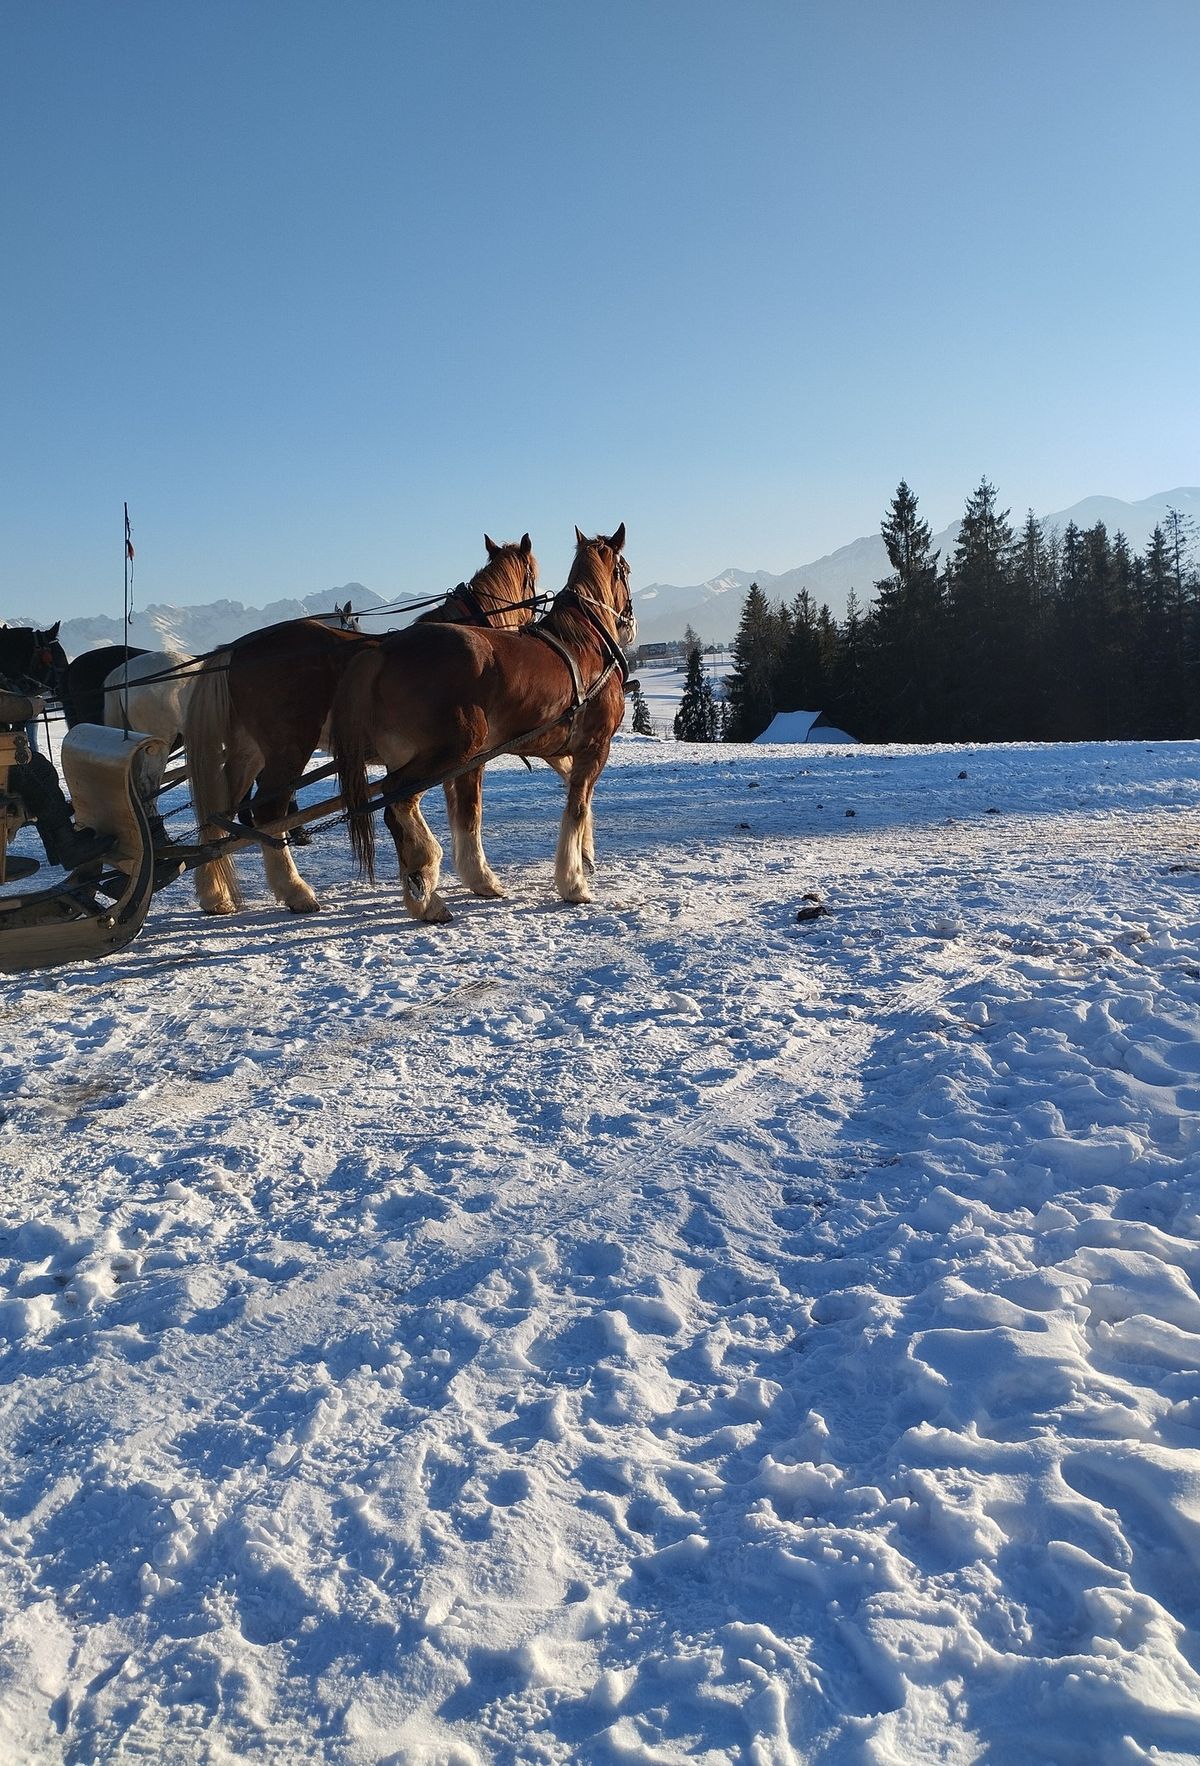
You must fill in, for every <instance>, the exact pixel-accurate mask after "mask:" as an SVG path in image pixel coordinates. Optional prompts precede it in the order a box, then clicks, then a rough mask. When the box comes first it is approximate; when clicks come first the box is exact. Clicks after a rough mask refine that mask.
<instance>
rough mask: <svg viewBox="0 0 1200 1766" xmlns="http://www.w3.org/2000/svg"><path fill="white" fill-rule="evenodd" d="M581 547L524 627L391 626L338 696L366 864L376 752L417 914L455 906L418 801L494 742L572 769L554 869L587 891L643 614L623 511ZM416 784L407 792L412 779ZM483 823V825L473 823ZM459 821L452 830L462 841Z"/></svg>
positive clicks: (581, 539) (466, 775)
mask: <svg viewBox="0 0 1200 1766" xmlns="http://www.w3.org/2000/svg"><path fill="white" fill-rule="evenodd" d="M575 537H576V540H577V542H578V543H577V547H576V552H575V560H574V563H573V564H572V566H571V573H570V575H569V577H568V579H567V586H566V587H565V588H564V589H562V590H561V591H560V592H559V593H558V594H557V595H556V596H555V597H554V601H553V604H552V606H551V608H550V611H549V612H548V613H547V614H546V615H545V617H544V618H543V619H540V620H538V622H537V623H536V624H535V625H530V626H527V627H526V628H525V630H523V631H519V632H512V631H487V630H479V629H466V628H463V627H461V626H432V625H430V626H425V627H424V628H422V629H417V628H416V627H409V629H408V630H407V631H400V632H391V633H389V634H388V636H387V637H386V638H383V639H382V640H381V641H380V642H379V643H378V644H376V645H373V646H372V647H371V648H370V649H369V650H366V651H364V652H362V653H361V654H360V655H358V656H356V657H355V658H354V661H353V662H352V663H351V664H350V666H349V668H347V670H346V672H345V674H344V675H343V677H342V680H341V683H340V685H339V687H338V690H337V693H336V695H335V697H334V701H333V714H332V716H331V718H330V733H331V737H332V742H333V754H334V758H335V759H336V761H337V767H338V777H339V779H340V780H341V786H342V793H343V796H344V797H345V800H346V806H347V808H348V809H349V811H350V840H351V844H352V846H353V848H354V852H355V854H356V856H357V858H358V861H359V864H360V866H361V868H362V869H363V870H364V871H365V872H367V874H368V875H370V876H374V873H375V824H374V821H373V820H372V816H371V813H370V811H369V809H368V808H367V807H366V806H367V799H368V792H369V787H368V783H367V763H368V762H369V761H370V760H372V759H376V760H379V761H382V762H383V764H384V765H385V766H386V767H387V769H388V775H387V779H386V781H385V785H386V788H387V790H388V792H389V793H396V794H397V795H395V796H394V797H392V800H391V802H390V803H389V805H388V808H387V809H386V810H385V812H384V819H385V821H386V822H387V824H388V828H389V831H390V832H391V835H392V839H393V840H394V841H395V843H396V852H397V854H398V856H399V860H400V875H401V878H402V880H403V885H404V904H405V906H406V907H407V909H408V911H409V913H410V914H412V915H413V916H414V917H415V918H416V919H418V920H435V921H441V920H448V919H449V918H450V914H449V912H448V910H447V907H446V904H445V902H444V901H443V900H442V897H441V896H440V895H439V894H438V892H437V884H438V874H439V870H440V866H441V859H442V849H441V847H440V845H439V844H438V842H437V841H436V840H435V839H434V837H433V834H432V833H431V832H430V829H429V827H428V825H427V824H426V822H425V819H424V817H423V816H422V815H421V810H420V794H421V792H423V791H425V790H427V789H428V787H429V785H430V784H431V783H432V782H435V781H437V780H438V779H443V778H445V777H446V776H447V775H448V774H450V773H452V772H453V773H456V774H457V776H458V777H457V783H458V784H460V785H461V784H462V783H463V782H464V781H465V780H467V779H471V778H475V779H478V777H479V774H480V773H481V771H482V768H483V765H484V763H485V762H486V761H487V759H488V758H490V756H492V755H493V754H495V753H497V752H499V751H501V750H503V751H504V752H506V753H510V754H522V755H537V756H540V757H541V758H542V759H544V760H548V761H550V762H551V764H552V765H554V766H555V767H556V770H558V771H560V772H561V773H562V774H563V776H564V777H565V778H566V779H567V806H566V809H565V810H564V811H563V818H562V827H561V831H560V833H559V839H558V853H557V857H556V861H555V869H554V878H555V883H556V884H557V887H558V891H559V894H560V895H561V896H562V898H563V900H564V901H589V900H590V899H591V897H590V895H589V893H588V887H587V881H586V878H585V875H584V871H585V865H586V863H587V859H588V857H589V855H590V852H591V848H592V833H591V820H592V807H591V806H592V792H593V790H594V789H595V784H596V780H597V779H598V778H599V776H600V773H601V771H602V770H603V767H604V763H605V762H606V760H607V759H608V751H609V746H610V744H611V742H612V738H613V734H614V732H615V731H616V729H617V728H618V726H619V725H620V722H621V718H622V716H623V715H624V710H625V688H624V682H625V663H624V657H623V655H622V648H621V647H622V646H623V645H625V644H629V643H631V642H632V641H633V638H634V636H635V634H636V630H637V625H636V621H635V620H634V617H633V604H632V601H631V600H630V595H629V566H628V565H627V564H626V562H625V559H624V558H623V557H622V556H621V548H622V547H623V546H624V544H625V524H624V523H623V522H622V524H621V526H620V527H619V528H618V529H617V531H616V533H614V534H613V535H612V536H611V537H606V536H605V535H603V534H601V535H599V536H598V537H597V538H596V539H592V540H589V539H587V538H585V536H584V535H583V534H582V533H580V531H579V529H578V528H576V529H575ZM406 787H411V788H412V793H413V794H412V795H411V796H405V795H403V793H404V791H405V788H406ZM477 836H478V830H477V829H476V837H477ZM457 850H458V835H457V834H456V855H457Z"/></svg>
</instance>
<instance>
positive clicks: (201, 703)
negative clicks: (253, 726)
mask: <svg viewBox="0 0 1200 1766" xmlns="http://www.w3.org/2000/svg"><path fill="white" fill-rule="evenodd" d="M232 737H233V701H232V699H231V698H230V694H229V651H228V650H220V651H218V652H216V654H215V655H212V656H210V657H209V658H208V660H207V662H206V663H205V665H204V667H203V668H202V669H201V670H200V672H199V673H198V674H197V675H196V676H195V679H194V685H193V686H192V689H191V693H190V695H189V697H188V704H187V711H186V714H185V716H184V720H183V745H184V750H185V752H186V754H187V770H188V784H189V786H190V787H191V793H192V806H193V808H194V810H195V812H196V822H197V825H198V827H199V829H200V837H201V839H203V838H204V837H205V833H206V830H208V828H209V825H210V824H211V823H212V821H213V819H214V818H215V817H216V816H218V815H226V816H227V815H229V813H230V812H231V810H232V809H233V808H234V804H233V791H232V787H231V785H230V780H229V767H228V758H229V756H228V751H229V748H230V745H231V742H232ZM219 831H220V830H219V829H214V830H213V832H214V833H217V832H219ZM201 870H202V871H203V872H205V873H206V878H207V880H208V881H209V882H210V884H211V885H212V886H213V887H214V888H215V889H216V890H217V891H220V892H223V893H224V895H225V896H226V897H227V898H228V899H229V901H230V902H231V903H232V905H233V906H235V907H240V906H241V902H242V894H241V890H240V889H239V887H238V881H237V872H236V871H235V870H234V867H233V860H232V859H231V858H230V857H229V856H228V854H222V855H221V856H220V857H218V858H215V859H212V860H211V861H210V862H209V864H207V865H204V866H202V867H201ZM196 881H197V884H198V885H199V883H200V877H199V875H198V876H197V879H196Z"/></svg>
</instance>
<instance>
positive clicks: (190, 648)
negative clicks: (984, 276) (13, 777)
mask: <svg viewBox="0 0 1200 1766" xmlns="http://www.w3.org/2000/svg"><path fill="white" fill-rule="evenodd" d="M1169 508H1171V509H1178V510H1179V511H1180V513H1181V514H1183V515H1186V516H1190V517H1191V518H1193V519H1197V518H1200V489H1195V488H1180V489H1178V490H1173V491H1160V492H1158V493H1157V494H1156V495H1154V496H1152V497H1144V498H1142V500H1141V501H1140V502H1136V503H1125V502H1122V501H1121V500H1120V499H1119V498H1117V497H1086V498H1084V500H1083V501H1082V502H1080V503H1075V504H1073V505H1072V507H1071V508H1070V509H1060V510H1058V511H1057V512H1056V513H1054V514H1051V515H1047V516H1044V517H1043V518H1042V519H1043V522H1044V523H1045V524H1046V525H1047V526H1050V527H1056V528H1058V529H1059V530H1060V531H1061V530H1062V529H1063V528H1065V527H1066V526H1067V525H1068V523H1069V522H1072V521H1073V522H1074V523H1075V524H1076V526H1077V527H1081V528H1088V527H1094V526H1095V525H1096V523H1097V522H1098V521H1102V522H1103V523H1104V524H1105V526H1106V527H1107V528H1108V530H1109V532H1110V533H1115V532H1116V531H1117V530H1118V529H1119V530H1120V531H1121V532H1122V533H1124V535H1125V536H1126V538H1127V539H1128V540H1129V542H1130V544H1131V545H1132V546H1133V547H1134V548H1135V549H1136V550H1141V548H1142V547H1144V546H1145V544H1146V541H1147V540H1148V539H1149V538H1150V535H1151V534H1152V533H1153V531H1154V529H1155V527H1157V526H1160V525H1163V524H1165V522H1166V519H1167V511H1168V509H1169ZM960 525H961V524H960V523H959V522H957V521H955V522H952V523H951V524H950V526H949V527H947V528H944V529H943V530H942V532H941V533H938V534H935V535H934V536H933V545H934V547H935V548H936V549H937V550H938V551H939V552H940V553H941V554H942V557H943V558H944V557H945V556H946V554H947V553H948V552H950V551H952V550H953V548H954V544H955V541H956V540H957V538H958V531H959V527H960ZM890 568H891V567H890V565H889V564H888V557H887V552H886V550H885V548H884V544H883V540H882V539H881V538H880V536H879V535H878V534H868V535H866V536H864V537H863V538H862V539H857V540H851V542H850V544H849V545H847V546H839V547H838V549H837V551H836V552H830V553H828V554H827V555H826V556H825V557H824V558H816V559H814V560H813V561H812V563H810V564H798V565H796V566H795V568H794V569H792V570H786V571H784V572H783V573H782V574H780V575H775V574H773V573H772V572H771V571H769V570H753V571H752V570H738V569H733V568H731V569H729V570H723V571H722V572H721V573H720V575H719V576H714V577H710V578H709V580H708V581H707V582H703V583H692V584H690V585H687V586H680V585H677V584H674V583H650V584H648V585H647V586H646V588H644V589H637V590H635V591H634V605H635V607H636V610H637V616H638V635H639V637H640V639H641V640H642V641H643V642H649V643H654V642H659V641H669V640H670V639H672V638H681V637H682V636H683V633H684V629H685V627H687V626H688V625H690V626H692V627H693V628H694V630H695V631H697V632H698V633H699V635H700V637H701V639H702V640H703V641H704V642H705V643H706V644H728V643H729V642H730V641H731V640H732V639H733V637H734V635H735V633H736V632H737V628H738V621H739V620H740V618H741V612H742V600H743V597H744V595H745V592H746V590H747V589H748V588H749V586H750V584H751V583H752V582H756V583H757V584H758V586H759V588H760V589H762V591H763V592H764V594H766V595H767V596H768V597H769V599H771V600H772V601H781V600H783V601H790V600H791V599H792V598H793V597H794V596H795V595H797V594H799V592H800V590H801V589H807V590H808V592H809V594H810V595H811V596H812V597H813V600H814V601H815V602H816V603H817V605H818V606H821V605H823V604H827V605H828V606H829V608H830V610H831V611H832V612H833V614H834V616H835V618H837V619H841V618H843V617H844V615H845V611H846V596H847V595H848V594H849V592H850V590H851V589H854V590H856V591H857V594H858V598H859V601H860V602H861V603H862V604H863V605H864V606H865V605H866V603H867V602H868V601H869V600H870V599H871V596H872V593H873V590H874V585H875V583H876V582H877V581H878V580H879V579H880V578H881V577H885V576H887V575H888V574H889V571H890ZM346 601H350V602H351V603H352V604H353V607H354V610H355V611H356V612H357V613H363V614H367V615H369V614H370V612H371V610H372V609H373V608H377V607H384V606H387V605H388V603H387V602H385V601H383V600H381V599H380V597H379V596H378V595H376V594H374V593H372V591H371V590H370V589H367V588H364V587H363V585H362V583H344V584H343V585H342V586H341V588H337V589H326V590H323V591H322V592H321V593H319V594H313V595H306V596H304V597H303V598H302V599H296V600H284V601H272V602H271V603H270V604H269V605H268V606H266V607H247V606H245V605H244V604H243V603H242V602H241V601H229V600H222V601H213V602H209V603H207V604H205V605H203V606H196V607H174V606H170V605H168V604H166V603H152V604H151V605H150V606H148V607H144V608H139V609H137V611H136V612H135V613H134V616H133V619H132V621H131V624H130V631H129V641H130V642H131V643H132V644H136V645H137V646H138V647H139V648H142V649H146V650H183V651H185V652H186V653H187V654H188V655H192V656H196V655H199V654H200V653H201V652H202V651H205V650H213V649H216V648H217V646H218V645H221V644H227V643H229V642H230V640H231V639H233V638H237V637H240V636H241V635H242V633H243V632H252V631H257V630H258V629H259V628H260V627H261V626H264V625H274V624H275V623H276V622H277V621H279V620H284V619H302V618H304V617H305V616H307V615H311V614H314V613H330V612H332V611H333V608H334V606H335V604H338V605H340V604H342V603H344V602H346ZM386 617H387V616H385V618H384V619H379V620H375V621H372V620H371V619H370V618H368V619H367V621H366V629H368V630H379V629H382V627H383V625H384V623H385V620H386ZM11 623H13V624H18V625H33V624H36V623H37V622H36V621H35V620H34V619H32V618H30V617H28V616H26V617H23V618H17V617H14V619H13V620H12V622H11ZM60 638H61V642H62V645H63V648H64V649H65V650H66V652H67V655H68V656H77V655H78V654H79V652H80V651H81V650H90V649H93V648H95V646H96V645H98V644H120V643H123V642H124V631H123V629H122V625H121V622H120V620H117V619H110V618H108V617H107V616H105V615H96V616H95V617H93V618H86V619H68V620H64V621H63V625H62V631H61V633H60Z"/></svg>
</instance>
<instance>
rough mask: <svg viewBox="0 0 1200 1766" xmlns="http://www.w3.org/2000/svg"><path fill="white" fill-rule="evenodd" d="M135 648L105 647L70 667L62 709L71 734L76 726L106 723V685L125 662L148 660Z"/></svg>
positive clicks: (82, 653) (82, 655)
mask: <svg viewBox="0 0 1200 1766" xmlns="http://www.w3.org/2000/svg"><path fill="white" fill-rule="evenodd" d="M145 655H146V652H145V650H138V649H136V648H135V647H134V646H133V645H131V644H102V645H101V646H100V648H99V649H98V650H81V651H80V653H79V655H78V656H73V657H72V658H71V660H70V662H69V663H68V664H67V670H66V675H65V677H64V679H63V684H62V706H63V713H64V715H65V717H66V720H67V728H68V730H73V729H74V728H75V725H76V724H102V723H103V722H104V683H105V681H107V679H108V677H109V675H110V674H113V673H115V671H116V670H117V669H118V668H120V666H121V664H122V663H123V662H132V661H133V659H134V657H135V656H145Z"/></svg>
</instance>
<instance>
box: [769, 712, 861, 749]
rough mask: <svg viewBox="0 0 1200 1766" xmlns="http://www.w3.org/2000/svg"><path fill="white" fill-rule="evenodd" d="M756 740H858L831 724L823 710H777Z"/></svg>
mask: <svg viewBox="0 0 1200 1766" xmlns="http://www.w3.org/2000/svg"><path fill="white" fill-rule="evenodd" d="M754 740H755V741H756V742H763V743H766V742H857V741H858V737H857V736H850V735H847V733H846V731H845V730H839V729H838V728H837V727H836V725H834V724H831V723H830V722H829V719H828V718H827V717H826V716H825V713H824V712H823V711H777V712H776V713H775V716H774V717H773V718H772V719H771V721H770V723H769V724H768V725H767V727H766V729H765V730H764V731H763V733H762V735H761V736H756V737H755V738H754Z"/></svg>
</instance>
